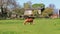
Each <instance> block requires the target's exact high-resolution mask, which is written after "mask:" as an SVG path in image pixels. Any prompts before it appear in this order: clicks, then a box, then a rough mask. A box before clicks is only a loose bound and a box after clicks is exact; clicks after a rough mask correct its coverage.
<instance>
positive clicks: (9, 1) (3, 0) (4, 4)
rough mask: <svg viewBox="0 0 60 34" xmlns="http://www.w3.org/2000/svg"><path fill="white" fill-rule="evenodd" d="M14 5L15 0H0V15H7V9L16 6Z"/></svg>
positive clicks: (15, 3)
mask: <svg viewBox="0 0 60 34" xmlns="http://www.w3.org/2000/svg"><path fill="white" fill-rule="evenodd" d="M16 6H17V2H16V0H0V9H1V13H2V16H5V14H6V15H7V10H8V9H9V10H10V9H12V8H16Z"/></svg>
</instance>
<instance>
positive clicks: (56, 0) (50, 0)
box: [18, 0, 60, 9]
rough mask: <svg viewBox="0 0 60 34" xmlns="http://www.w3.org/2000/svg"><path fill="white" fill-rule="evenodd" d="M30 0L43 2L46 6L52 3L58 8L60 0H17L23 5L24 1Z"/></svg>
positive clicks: (59, 7) (33, 2)
mask: <svg viewBox="0 0 60 34" xmlns="http://www.w3.org/2000/svg"><path fill="white" fill-rule="evenodd" d="M28 1H31V2H32V4H35V3H43V4H45V6H46V7H48V6H49V4H54V5H55V7H56V8H58V9H60V0H18V3H19V4H20V5H21V6H23V4H24V3H26V2H28Z"/></svg>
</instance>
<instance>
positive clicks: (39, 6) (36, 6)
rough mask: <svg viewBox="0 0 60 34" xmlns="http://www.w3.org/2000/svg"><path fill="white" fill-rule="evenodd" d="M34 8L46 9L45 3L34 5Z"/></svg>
mask: <svg viewBox="0 0 60 34" xmlns="http://www.w3.org/2000/svg"><path fill="white" fill-rule="evenodd" d="M32 7H33V8H45V5H44V4H43V3H41V4H33V5H32Z"/></svg>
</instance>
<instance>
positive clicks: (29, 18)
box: [24, 17, 34, 25]
mask: <svg viewBox="0 0 60 34" xmlns="http://www.w3.org/2000/svg"><path fill="white" fill-rule="evenodd" d="M33 20H34V17H27V18H26V19H25V21H24V25H25V24H27V23H30V24H33Z"/></svg>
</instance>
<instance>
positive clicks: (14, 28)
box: [0, 19, 60, 34]
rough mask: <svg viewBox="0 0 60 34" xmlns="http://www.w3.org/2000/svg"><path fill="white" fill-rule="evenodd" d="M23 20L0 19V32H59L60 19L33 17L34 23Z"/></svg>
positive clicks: (32, 33) (36, 33)
mask: <svg viewBox="0 0 60 34" xmlns="http://www.w3.org/2000/svg"><path fill="white" fill-rule="evenodd" d="M23 21H24V20H0V34H60V19H35V20H34V23H35V24H34V25H30V24H27V25H23Z"/></svg>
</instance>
